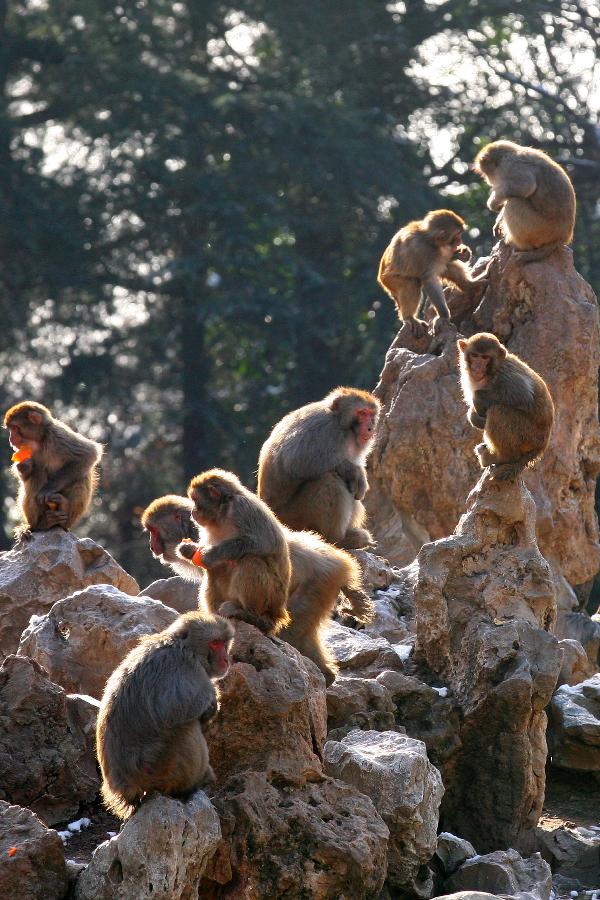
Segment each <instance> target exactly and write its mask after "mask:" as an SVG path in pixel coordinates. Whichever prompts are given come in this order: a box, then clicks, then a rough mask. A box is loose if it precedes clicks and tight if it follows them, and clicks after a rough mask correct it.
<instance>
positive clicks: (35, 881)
mask: <svg viewBox="0 0 600 900" xmlns="http://www.w3.org/2000/svg"><path fill="white" fill-rule="evenodd" d="M9 853H10V854H11V855H10V856H9ZM66 893H67V869H66V865H65V856H64V851H63V844H62V841H61V839H60V838H59V836H58V833H57V832H56V831H54V830H53V829H50V828H46V826H45V825H44V824H43V822H40V820H39V819H38V817H37V816H36V815H34V813H32V812H31V810H30V809H23V807H21V806H11V805H10V804H9V803H5V801H4V800H0V897H5V898H6V900H9V898H15V900H16V898H18V897H21V898H23V900H63V898H64V897H65V896H66Z"/></svg>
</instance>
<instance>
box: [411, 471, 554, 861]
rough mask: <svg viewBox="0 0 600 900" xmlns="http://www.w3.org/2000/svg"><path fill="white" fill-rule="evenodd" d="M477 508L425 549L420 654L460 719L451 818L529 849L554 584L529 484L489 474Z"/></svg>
mask: <svg viewBox="0 0 600 900" xmlns="http://www.w3.org/2000/svg"><path fill="white" fill-rule="evenodd" d="M468 503H469V509H468V512H467V513H466V514H465V515H464V516H463V518H462V519H461V521H460V523H459V525H458V527H457V529H456V533H455V534H454V535H453V536H452V537H449V538H446V539H443V540H440V541H437V542H435V543H433V544H426V545H425V546H424V547H423V548H422V549H421V551H420V553H419V556H418V559H417V565H418V575H417V578H416V580H415V602H416V613H417V648H416V651H417V656H418V657H419V658H420V659H422V660H423V661H425V662H426V663H427V665H428V666H429V667H430V669H431V670H432V671H433V672H434V673H435V674H436V675H437V676H439V677H440V678H441V679H442V680H443V681H445V682H446V684H447V685H448V686H449V687H450V689H451V691H452V694H453V696H454V698H455V700H456V702H457V703H458V704H459V707H460V710H461V714H462V727H461V731H460V739H461V741H462V747H461V749H460V752H459V753H457V756H456V758H455V760H454V768H453V772H452V778H451V779H450V780H447V782H446V783H445V786H446V789H447V793H446V796H445V798H444V805H443V815H444V822H445V825H446V827H447V828H450V829H451V830H452V831H453V832H455V833H457V834H460V835H461V837H464V838H467V840H469V841H471V842H472V843H473V844H474V845H475V847H477V849H478V850H479V851H482V850H493V849H497V848H498V847H514V848H516V849H519V850H523V851H524V852H529V851H530V850H531V849H532V848H533V845H534V828H535V825H536V824H537V820H538V818H539V814H540V812H541V806H542V800H543V796H544V783H545V773H544V766H545V759H546V740H545V726H546V715H545V712H544V707H545V706H546V704H547V703H548V702H549V700H550V697H551V695H552V692H553V690H554V687H555V684H556V680H557V677H558V673H559V670H560V653H559V650H558V643H557V641H556V638H555V637H554V636H553V635H551V634H549V633H548V632H547V631H545V630H544V628H549V627H550V626H551V625H552V624H553V621H554V617H555V604H554V591H553V581H552V577H551V574H550V569H549V566H548V565H547V563H546V561H545V560H544V559H543V557H542V556H541V554H540V552H539V550H538V548H537V544H536V540H535V530H534V525H533V523H534V518H535V505H534V503H533V500H532V498H531V495H530V494H529V492H528V491H527V490H526V488H525V487H524V486H523V485H522V482H519V481H517V482H516V483H511V482H507V483H499V482H495V481H493V480H490V478H489V476H484V477H482V479H481V480H480V482H479V484H478V485H477V488H476V489H475V490H474V491H472V493H471V495H470V497H469V501H468ZM540 625H541V626H543V628H540V627H539V626H540ZM506 783H510V784H511V790H510V791H506V789H505V785H506Z"/></svg>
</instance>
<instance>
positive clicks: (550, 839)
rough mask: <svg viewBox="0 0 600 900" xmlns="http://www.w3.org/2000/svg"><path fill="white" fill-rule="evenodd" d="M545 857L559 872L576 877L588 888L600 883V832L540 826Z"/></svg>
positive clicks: (539, 833) (556, 872)
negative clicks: (544, 828)
mask: <svg viewBox="0 0 600 900" xmlns="http://www.w3.org/2000/svg"><path fill="white" fill-rule="evenodd" d="M538 841H539V846H540V850H541V852H542V856H543V857H544V859H546V860H547V861H548V862H549V863H550V865H551V867H552V871H553V872H554V874H555V875H561V876H564V877H567V878H568V877H573V878H576V879H577V881H578V882H579V883H580V884H581V885H582V887H586V888H597V887H598V885H600V833H599V832H598V831H597V830H594V831H592V830H591V829H589V828H565V827H564V826H562V825H561V826H560V827H559V828H555V829H554V831H543V830H542V829H541V828H538Z"/></svg>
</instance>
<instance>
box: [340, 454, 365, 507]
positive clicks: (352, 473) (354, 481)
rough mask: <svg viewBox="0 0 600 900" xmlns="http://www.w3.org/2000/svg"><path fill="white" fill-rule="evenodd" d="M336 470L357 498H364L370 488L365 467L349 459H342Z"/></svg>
mask: <svg viewBox="0 0 600 900" xmlns="http://www.w3.org/2000/svg"><path fill="white" fill-rule="evenodd" d="M335 471H336V472H337V473H338V475H339V476H340V478H341V479H342V481H345V482H346V484H347V485H348V490H349V491H350V493H351V494H352V496H353V497H354V498H355V499H356V500H362V499H363V497H364V496H365V494H366V493H367V491H368V489H369V482H368V481H367V476H366V475H365V472H364V469H363V468H362V467H361V466H357V465H356V464H355V463H353V462H350V460H348V459H344V460H342V462H341V463H340V464H339V466H336V469H335Z"/></svg>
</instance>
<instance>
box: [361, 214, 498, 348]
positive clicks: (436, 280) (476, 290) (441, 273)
mask: <svg viewBox="0 0 600 900" xmlns="http://www.w3.org/2000/svg"><path fill="white" fill-rule="evenodd" d="M465 228H466V225H465V222H464V221H463V220H462V219H461V217H460V216H458V215H456V213H453V212H451V211H450V210H449V209H436V210H434V211H433V212H429V213H427V215H426V216H425V218H424V219H421V220H418V221H415V222H409V223H408V225H405V226H404V228H401V229H400V231H398V232H397V233H396V234H395V235H394V237H393V238H392V240H391V241H390V243H389V245H388V247H387V248H386V249H385V251H384V253H383V256H382V257H381V260H380V263H379V273H378V275H377V281H378V282H379V284H380V285H381V287H382V288H383V289H384V291H386V292H387V293H388V294H389V295H390V297H391V298H392V300H393V301H394V302H395V304H396V307H397V310H398V315H399V316H400V319H402V320H403V321H404V322H406V323H407V325H408V326H409V328H410V329H411V331H412V333H413V334H414V335H415V336H416V337H420V336H422V335H423V334H425V332H426V331H427V329H428V327H429V326H428V324H427V322H424V321H422V320H421V319H419V318H418V315H419V314H421V315H422V314H423V312H424V310H425V308H426V305H427V300H426V299H424V301H423V303H421V302H420V301H421V291H423V293H424V294H425V295H426V297H427V298H429V300H430V301H431V303H433V305H434V307H435V309H436V311H437V314H438V317H437V318H436V319H435V320H434V331H435V330H436V329H437V328H438V326H439V324H440V322H441V320H442V319H449V318H450V312H449V310H448V304H447V303H446V300H445V297H444V291H443V289H442V281H446V282H450V283H451V284H454V285H456V287H458V288H460V290H461V291H463V292H464V293H465V294H468V295H469V296H470V297H471V298H472V302H473V304H474V305H475V304H476V302H477V300H478V298H479V297H480V296H481V294H482V293H483V291H484V289H485V287H486V285H487V271H486V272H483V273H482V274H481V275H478V276H477V278H473V277H472V275H471V272H470V269H469V267H468V265H466V262H468V261H469V259H470V256H471V251H470V250H469V249H468V247H466V246H465V245H464V244H462V243H461V241H462V232H463V230H464V229H465ZM463 260H464V261H463Z"/></svg>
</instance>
